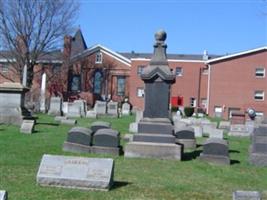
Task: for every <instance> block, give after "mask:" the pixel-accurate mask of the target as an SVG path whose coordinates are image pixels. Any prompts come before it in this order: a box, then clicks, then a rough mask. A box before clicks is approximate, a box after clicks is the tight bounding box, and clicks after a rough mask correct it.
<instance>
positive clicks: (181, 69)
mask: <svg viewBox="0 0 267 200" xmlns="http://www.w3.org/2000/svg"><path fill="white" fill-rule="evenodd" d="M177 69H180V73H179V74H177ZM175 76H183V68H182V67H175Z"/></svg>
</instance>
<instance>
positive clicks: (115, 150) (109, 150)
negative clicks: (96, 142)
mask: <svg viewBox="0 0 267 200" xmlns="http://www.w3.org/2000/svg"><path fill="white" fill-rule="evenodd" d="M120 152H121V148H119V147H101V146H92V147H91V153H95V154H111V155H114V156H119V155H120Z"/></svg>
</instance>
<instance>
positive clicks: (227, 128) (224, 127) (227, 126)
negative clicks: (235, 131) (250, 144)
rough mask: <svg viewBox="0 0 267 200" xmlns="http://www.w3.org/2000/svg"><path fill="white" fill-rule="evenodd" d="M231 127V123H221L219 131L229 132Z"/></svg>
mask: <svg viewBox="0 0 267 200" xmlns="http://www.w3.org/2000/svg"><path fill="white" fill-rule="evenodd" d="M230 125H231V123H230V122H229V121H221V122H220V124H219V129H226V130H229V129H230Z"/></svg>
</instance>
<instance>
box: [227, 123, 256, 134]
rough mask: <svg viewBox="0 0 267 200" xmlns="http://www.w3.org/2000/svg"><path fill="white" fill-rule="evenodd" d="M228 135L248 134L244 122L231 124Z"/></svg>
mask: <svg viewBox="0 0 267 200" xmlns="http://www.w3.org/2000/svg"><path fill="white" fill-rule="evenodd" d="M228 135H230V136H245V137H246V136H250V135H251V133H250V132H249V128H248V126H246V125H245V124H231V126H230V131H229V133H228Z"/></svg>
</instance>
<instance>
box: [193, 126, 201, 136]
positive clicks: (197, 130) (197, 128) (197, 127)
mask: <svg viewBox="0 0 267 200" xmlns="http://www.w3.org/2000/svg"><path fill="white" fill-rule="evenodd" d="M192 128H193V129H194V132H195V137H202V136H203V128H202V126H197V125H195V126H192Z"/></svg>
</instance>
